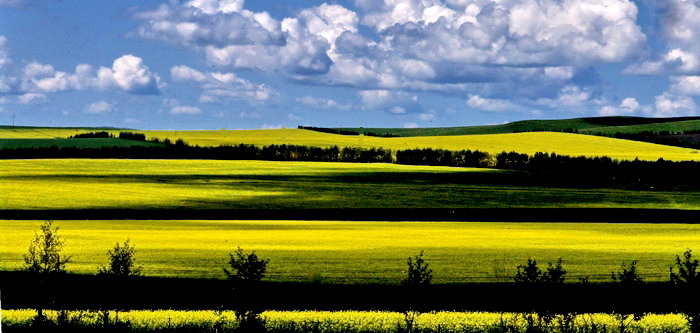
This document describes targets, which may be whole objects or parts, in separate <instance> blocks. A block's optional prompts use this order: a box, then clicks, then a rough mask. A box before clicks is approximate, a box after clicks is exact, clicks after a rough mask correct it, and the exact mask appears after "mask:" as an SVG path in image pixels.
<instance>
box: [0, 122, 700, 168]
mask: <svg viewBox="0 0 700 333" xmlns="http://www.w3.org/2000/svg"><path fill="white" fill-rule="evenodd" d="M81 131H82V132H85V130H75V129H58V128H57V129H16V130H12V129H10V130H8V129H5V130H3V129H0V138H6V139H13V138H14V139H17V138H32V139H41V138H44V139H51V138H57V137H62V138H66V137H68V136H70V135H75V134H76V133H79V132H81ZM112 132H113V133H114V134H118V132H119V131H112ZM139 132H141V133H144V134H145V135H146V136H147V137H148V138H159V139H165V138H168V139H170V140H172V141H173V142H174V141H175V140H177V139H179V138H182V139H183V140H185V141H186V142H187V143H189V144H190V145H200V146H218V145H222V144H227V145H238V144H253V145H257V146H265V145H273V144H293V145H302V146H315V147H330V146H339V147H363V148H371V147H383V148H385V149H392V150H400V149H415V148H433V149H448V150H465V149H471V150H480V151H484V152H489V153H492V154H498V153H501V152H503V151H507V152H510V151H516V152H519V153H525V154H530V155H532V154H534V153H537V152H548V153H552V152H555V153H557V154H560V155H569V156H582V155H583V156H608V157H611V158H614V159H626V160H633V159H635V158H639V159H641V160H652V161H653V160H657V159H659V158H664V159H666V160H676V161H679V160H700V154H699V153H698V151H697V150H693V149H687V148H679V147H672V146H664V145H657V144H651V143H645V142H637V141H630V140H620V139H613V138H608V137H598V136H591V135H582V134H571V133H553V132H530V133H510V134H484V135H460V136H419V137H399V138H380V137H369V136H348V135H338V134H328V133H320V132H314V131H309V130H299V129H279V130H234V131H226V130H220V131H139Z"/></svg>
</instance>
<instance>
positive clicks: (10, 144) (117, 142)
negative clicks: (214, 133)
mask: <svg viewBox="0 0 700 333" xmlns="http://www.w3.org/2000/svg"><path fill="white" fill-rule="evenodd" d="M53 146H56V147H58V148H108V147H122V148H123V147H143V146H160V144H157V143H152V142H143V141H134V140H122V139H107V138H104V139H102V138H99V139H93V138H90V139H0V149H13V148H27V147H32V148H49V147H53Z"/></svg>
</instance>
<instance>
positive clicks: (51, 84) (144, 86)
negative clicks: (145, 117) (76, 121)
mask: <svg viewBox="0 0 700 333" xmlns="http://www.w3.org/2000/svg"><path fill="white" fill-rule="evenodd" d="M6 42H7V40H6V38H5V37H3V36H0V93H4V94H14V95H22V94H24V95H26V94H34V95H37V94H46V93H54V92H60V91H67V90H85V89H96V90H113V91H123V92H127V93H131V94H144V95H153V94H159V93H160V92H161V89H162V88H163V87H164V84H163V83H162V82H161V79H160V76H158V74H156V73H153V72H152V71H151V70H150V69H149V68H148V67H147V66H146V65H144V63H143V59H141V58H139V57H136V56H133V55H130V54H127V55H124V56H121V57H119V58H117V59H116V60H114V62H113V63H112V67H111V68H110V67H100V68H98V69H97V70H94V69H93V67H92V66H90V65H88V64H80V65H78V66H76V67H75V71H74V72H63V71H57V70H56V69H54V67H53V66H52V65H49V64H42V63H39V62H36V61H34V62H30V63H28V64H26V65H25V66H24V67H23V68H21V69H19V70H15V71H11V70H10V69H9V67H10V66H8V65H10V64H11V63H12V61H11V59H10V56H9V51H8V50H7V48H6V47H5V44H6Z"/></svg>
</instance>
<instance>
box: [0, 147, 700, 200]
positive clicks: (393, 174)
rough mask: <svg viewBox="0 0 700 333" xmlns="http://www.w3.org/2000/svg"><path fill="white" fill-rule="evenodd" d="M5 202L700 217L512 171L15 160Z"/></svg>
mask: <svg viewBox="0 0 700 333" xmlns="http://www.w3.org/2000/svg"><path fill="white" fill-rule="evenodd" d="M0 193H2V196H0V207H2V208H3V209H86V208H138V209H163V208H189V209H212V208H216V209H221V208H259V209H268V208H283V209H290V208H506V207H524V208H531V207H542V208H659V209H700V193H699V192H687V191H675V192H674V191H656V190H638V189H598V188H579V189H572V188H565V187H544V186H541V185H538V184H537V183H535V184H532V183H531V182H530V183H528V177H527V176H525V175H524V174H522V173H519V172H511V171H503V170H492V169H468V168H450V167H430V166H409V165H397V164H359V163H324V162H270V161H201V160H109V159H97V160H91V159H48V160H7V161H2V162H0Z"/></svg>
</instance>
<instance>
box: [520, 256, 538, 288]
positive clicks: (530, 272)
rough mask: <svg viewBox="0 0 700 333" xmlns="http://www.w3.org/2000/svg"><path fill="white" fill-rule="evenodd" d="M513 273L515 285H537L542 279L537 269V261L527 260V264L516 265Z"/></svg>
mask: <svg viewBox="0 0 700 333" xmlns="http://www.w3.org/2000/svg"><path fill="white" fill-rule="evenodd" d="M517 269H518V271H517V272H516V273H515V278H514V280H515V282H516V283H537V282H540V281H541V279H542V270H540V268H539V267H537V260H533V259H530V258H528V259H527V264H525V265H518V266H517Z"/></svg>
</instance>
